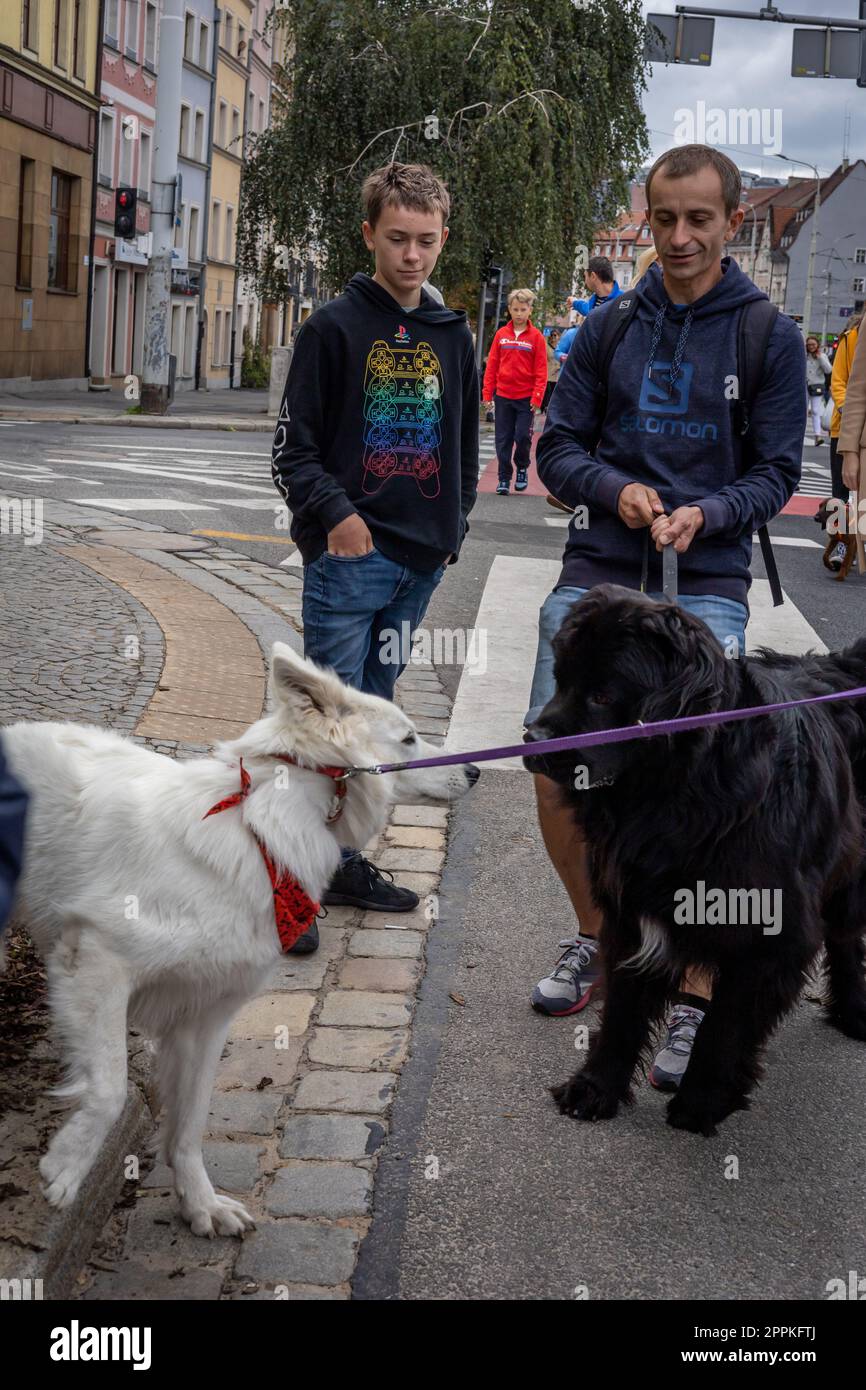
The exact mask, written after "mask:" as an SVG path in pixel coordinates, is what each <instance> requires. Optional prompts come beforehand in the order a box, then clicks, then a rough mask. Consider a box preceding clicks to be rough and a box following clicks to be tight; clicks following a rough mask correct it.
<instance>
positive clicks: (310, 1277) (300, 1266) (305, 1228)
mask: <svg viewBox="0 0 866 1390" xmlns="http://www.w3.org/2000/svg"><path fill="white" fill-rule="evenodd" d="M357 1249H358V1235H357V1233H356V1232H355V1231H353V1230H350V1229H349V1228H348V1227H346V1226H328V1225H325V1224H323V1223H319V1222H313V1221H295V1220H291V1219H289V1220H284V1221H269V1222H267V1223H262V1224H261V1225H259V1227H258V1229H257V1230H255V1231H251V1232H250V1233H249V1234H248V1235H247V1236H245V1238H244V1241H243V1244H242V1246H241V1251H240V1255H239V1257H238V1261H237V1264H236V1265H235V1278H236V1279H260V1280H265V1281H267V1282H268V1283H276V1284H282V1283H286V1284H292V1283H296V1284H323V1285H328V1284H341V1283H343V1281H344V1280H346V1279H348V1278H350V1276H351V1274H352V1270H353V1269H354V1266H355V1254H356V1252H357Z"/></svg>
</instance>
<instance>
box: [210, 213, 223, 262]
mask: <svg viewBox="0 0 866 1390" xmlns="http://www.w3.org/2000/svg"><path fill="white" fill-rule="evenodd" d="M221 206H222V204H221V203H218V202H214V203H213V205H212V206H211V213H210V255H211V259H212V260H214V261H218V260H219V258H220V208H221Z"/></svg>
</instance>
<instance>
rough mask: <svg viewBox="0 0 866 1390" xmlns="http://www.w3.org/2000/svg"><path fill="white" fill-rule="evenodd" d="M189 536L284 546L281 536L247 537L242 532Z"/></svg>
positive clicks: (198, 532) (204, 533)
mask: <svg viewBox="0 0 866 1390" xmlns="http://www.w3.org/2000/svg"><path fill="white" fill-rule="evenodd" d="M189 534H190V535H191V536H221V537H222V538H223V539H224V540H228V541H268V542H269V544H270V545H286V544H287V543H288V542H287V541H284V540H283V538H282V536H247V535H245V534H244V532H243V531H190V533H189Z"/></svg>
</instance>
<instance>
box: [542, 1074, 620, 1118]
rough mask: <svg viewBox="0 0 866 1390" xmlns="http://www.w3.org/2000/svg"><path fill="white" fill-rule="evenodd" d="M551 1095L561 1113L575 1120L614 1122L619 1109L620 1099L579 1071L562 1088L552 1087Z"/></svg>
mask: <svg viewBox="0 0 866 1390" xmlns="http://www.w3.org/2000/svg"><path fill="white" fill-rule="evenodd" d="M550 1094H551V1095H552V1096H553V1099H554V1100H555V1101H556V1103H557V1105H558V1106H559V1113H560V1114H561V1115H570V1116H571V1118H572V1119H573V1120H612V1119H613V1117H614V1115H615V1114H616V1112H617V1110H618V1109H619V1097H618V1096H614V1095H611V1094H610V1092H608V1091H604V1090H602V1088H601V1086H600V1085H599V1084H598V1082H597V1081H593V1079H592V1077H590V1076H587V1075H586V1072H580V1071H579V1072H578V1073H577V1074H576V1075H575V1076H573V1077H572V1078H571V1080H570V1081H566V1082H564V1083H563V1084H562V1085H561V1086H551V1088H550Z"/></svg>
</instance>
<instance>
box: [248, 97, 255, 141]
mask: <svg viewBox="0 0 866 1390" xmlns="http://www.w3.org/2000/svg"><path fill="white" fill-rule="evenodd" d="M255 107H256V99H255V97H254V96H253V93H252V92H250V93H249V95H248V96H247V134H248V135H249V134H250V132H251V131H252V130H253V129H254V128H255V118H256V110H255Z"/></svg>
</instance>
